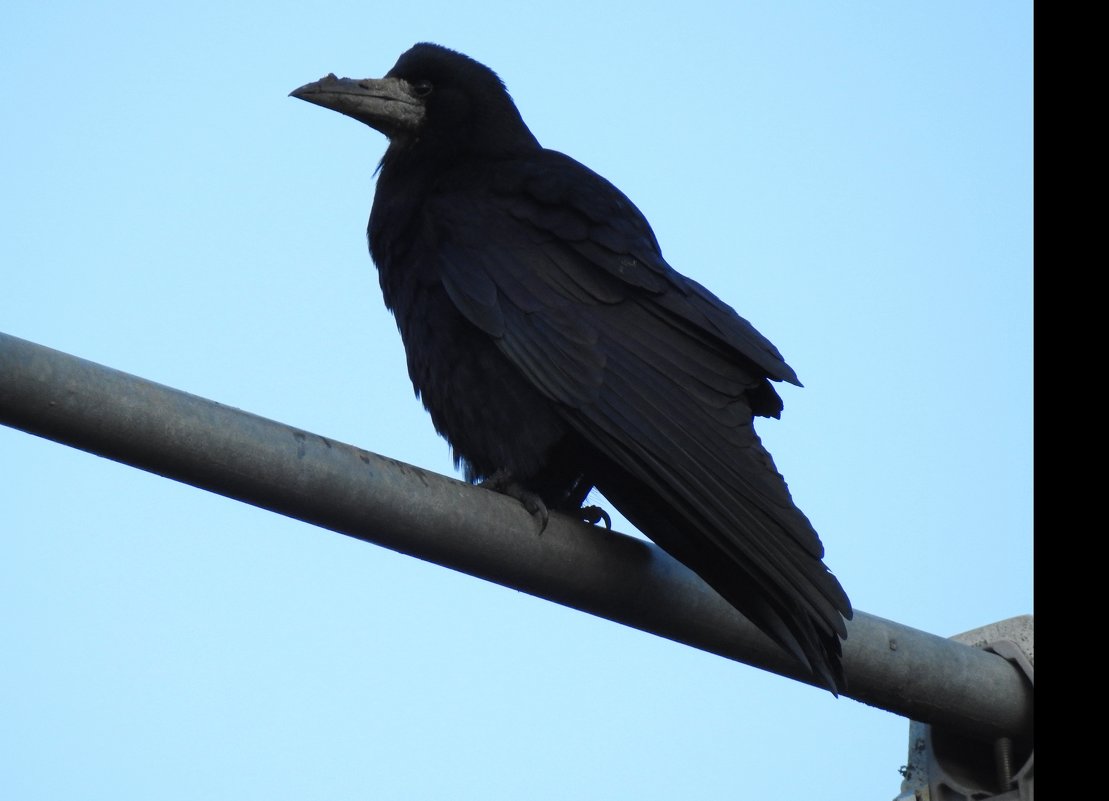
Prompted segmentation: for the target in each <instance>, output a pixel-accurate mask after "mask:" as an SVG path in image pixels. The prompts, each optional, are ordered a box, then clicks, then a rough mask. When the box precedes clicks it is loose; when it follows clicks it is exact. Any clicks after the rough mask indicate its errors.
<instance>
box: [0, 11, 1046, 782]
mask: <svg viewBox="0 0 1109 801" xmlns="http://www.w3.org/2000/svg"><path fill="white" fill-rule="evenodd" d="M1031 17H1032V11H1031V3H1030V2H1013V1H1011V0H983V2H974V3H967V2H961V1H960V2H954V1H951V0H939V2H937V1H936V0H928V1H927V2H916V1H913V0H910V2H897V3H892V2H859V3H850V4H843V3H824V2H819V3H818V2H807V3H806V2H763V3H744V2H727V3H725V2H720V3H711V2H698V1H697V0H690V1H689V2H682V3H669V4H650V3H643V2H635V3H630V2H629V3H597V2H588V3H583V2H577V1H576V0H564V2H559V3H552V4H545V5H543V6H538V5H537V6H531V5H528V4H523V3H517V2H512V3H508V2H505V3H457V2H455V3H445V2H433V1H432V0H428V2H422V3H407V4H406V3H373V2H360V3H346V2H333V3H318V4H311V5H309V4H297V3H289V2H272V1H271V2H266V3H250V2H244V3H239V4H227V3H207V2H198V3H189V4H180V5H177V6H174V5H159V4H153V5H152V4H149V3H107V4H97V3H89V2H84V3H66V2H53V3H32V2H23V1H22V0H16V2H8V3H6V4H5V5H4V7H3V10H2V11H0V73H2V75H3V77H4V83H5V87H6V91H5V99H4V103H3V106H2V110H0V118H2V129H3V134H2V142H3V146H2V147H0V175H2V189H0V270H2V273H0V275H2V279H3V280H2V282H0V330H3V331H4V332H6V333H9V334H13V335H16V336H19V337H23V338H25V339H30V340H33V341H35V342H39V343H41V344H44V345H48V346H50V347H53V348H57V349H60V350H63V351H67V352H69V353H73V354H75V355H78V356H81V357H84V358H87V359H91V360H94V361H98V362H100V363H103V364H106V365H109V366H112V367H115V368H118V369H121V370H125V371H127V372H131V373H134V374H137V375H140V376H143V377H145V378H149V379H152V380H155V381H158V382H160V383H164V384H168V385H170V386H173V387H177V388H179V389H182V390H186V391H188V392H192V393H195V394H198V395H202V396H205V397H208V398H212V399H214V400H218V401H220V402H222V403H226V404H229V405H233V406H237V407H240V408H243V409H245V410H248V411H251V412H254V413H257V414H261V415H265V416H267V417H272V418H274V419H277V420H280V421H282V422H285V423H288V424H290V425H294V426H298V427H301V428H305V429H308V430H310V431H314V432H316V433H319V434H321V435H324V436H328V437H332V438H335V439H337V440H341V441H345V442H349V443H353V444H356V445H359V446H362V447H365V448H367V449H369V450H373V451H376V452H379V453H382V454H385V455H387V456H390V457H394V458H397V459H401V460H404V461H407V462H410V463H413V464H417V465H420V466H421V467H425V468H428V469H432V470H436V471H439V472H446V473H450V472H451V461H450V457H449V452H448V449H447V446H446V444H445V443H444V442H443V441H442V440H440V439H439V438H438V437H437V436H436V435H435V433H434V431H433V430H432V427H431V425H430V421H429V420H428V419H427V417H426V415H425V414H424V412H423V410H422V408H421V407H420V405H419V404H418V403H417V402H416V401H415V400H414V399H413V397H412V391H411V386H410V384H409V381H408V378H407V375H406V372H405V367H404V360H403V353H402V350H401V345H400V340H399V337H398V336H397V333H396V329H395V326H394V324H393V321H392V319H391V318H390V317H389V315H388V314H387V313H386V312H385V310H384V308H383V306H382V303H381V299H380V294H379V291H378V288H377V277H376V273H375V271H374V269H373V266H372V263H371V262H370V259H369V256H368V254H367V251H366V244H365V237H364V230H365V223H366V218H367V215H368V213H369V208H370V203H371V200H372V196H373V190H374V179H373V171H374V168H375V166H376V164H377V161H378V159H379V158H380V156H381V154H382V152H383V151H384V149H385V145H386V142H385V139H384V138H383V137H382V136H381V135H380V134H377V133H376V132H373V131H371V130H370V129H368V128H366V127H364V126H362V125H360V124H358V123H356V122H354V121H353V120H350V119H347V118H344V117H341V116H339V115H337V114H335V113H333V112H328V111H325V110H323V109H320V108H317V107H314V106H310V105H308V104H306V103H303V102H300V101H297V100H294V99H291V98H288V97H287V96H286V95H287V94H288V92H289V91H290V90H292V89H293V88H295V87H297V86H299V85H301V84H303V83H306V82H308V81H312V80H316V79H317V78H319V77H320V76H322V75H324V74H325V73H327V72H335V73H337V74H339V75H347V76H352V77H376V76H380V75H382V74H383V73H384V72H386V71H387V70H388V69H389V68H390V67H391V66H392V64H393V62H394V61H395V59H396V57H397V56H398V55H399V54H400V53H401V52H402V51H404V50H405V49H407V48H408V47H409V46H411V45H412V44H413V43H415V42H417V41H422V40H428V41H435V42H438V43H441V44H445V45H448V46H450V47H453V48H456V49H459V50H462V51H463V52H465V53H467V54H469V55H472V56H474V57H475V58H477V59H479V60H481V61H483V62H485V63H487V64H489V65H490V66H491V67H493V68H494V69H495V70H496V71H497V72H498V73H499V74H500V75H501V77H502V78H503V79H504V80H505V81H506V83H507V84H508V87H509V89H510V91H511V92H512V93H513V96H514V97H515V98H516V101H517V103H518V105H519V106H520V109H521V111H522V113H523V115H524V118H525V120H526V121H527V122H528V123H529V125H530V126H531V129H532V131H533V132H534V133H535V134H536V135H537V136H538V138H539V139H540V141H541V142H543V143H544V144H545V145H547V146H548V147H553V148H556V149H559V150H562V151H564V152H566V153H569V154H570V155H572V156H574V157H575V158H577V159H579V160H580V161H582V162H584V163H585V164H587V165H588V166H590V167H592V168H593V169H595V170H597V171H598V172H600V173H602V174H603V175H605V176H606V177H608V178H609V179H610V180H612V181H613V182H614V183H615V184H616V185H618V186H619V187H621V188H622V189H623V190H624V191H625V192H626V193H627V194H628V195H629V196H630V197H631V198H632V200H633V201H635V202H636V203H637V204H638V205H639V206H640V208H641V209H642V210H643V211H644V213H645V214H646V215H647V217H648V219H650V220H651V221H652V224H653V225H654V228H655V232H656V234H657V235H658V238H659V240H660V242H661V243H662V247H663V251H664V253H665V255H666V256H667V258H668V260H669V261H670V262H671V263H672V264H673V265H674V267H675V268H677V269H678V270H680V271H682V272H684V273H686V274H688V275H690V276H692V277H694V278H696V279H697V280H698V281H700V282H702V283H704V284H705V285H707V286H708V287H710V288H711V289H712V290H713V291H714V292H716V293H717V294H718V295H720V296H721V297H722V298H724V299H725V300H727V301H728V302H729V303H731V304H732V305H734V306H735V307H736V309H737V310H738V311H739V312H740V313H741V314H742V315H744V316H745V317H747V318H748V319H750V320H751V321H752V322H753V323H755V325H756V326H758V327H759V329H760V330H761V331H762V332H763V333H764V334H766V335H767V336H768V337H770V339H771V340H773V341H774V342H775V343H776V344H777V345H778V347H779V348H780V349H781V351H782V352H783V353H784V354H785V356H786V358H787V359H788V360H789V362H790V364H791V365H792V366H793V367H794V368H795V369H796V370H797V372H798V373H799V375H800V376H801V379H802V381H804V382H805V388H804V389H796V388H793V387H786V388H784V389H783V391H782V394H783V397H784V399H785V403H786V410H785V414H784V415H783V419H782V420H781V421H780V422H779V421H766V422H765V423H763V424H762V426H761V427H760V432H761V433H762V435H763V438H764V440H765V441H766V443H767V445H768V447H769V448H770V450H771V452H772V453H773V454H774V456H775V458H776V460H777V463H778V466H779V467H780V468H781V470H782V471H783V473H784V474H785V475H786V477H787V479H788V481H789V484H790V487H791V489H792V491H793V494H794V497H795V499H796V500H797V502H798V504H799V505H800V506H801V507H802V508H803V509H804V510H805V511H806V512H807V514H808V515H809V517H810V518H811V519H812V520H813V522H814V524H815V525H816V527H817V529H818V530H819V531H820V532H821V536H822V538H823V540H824V542H825V545H826V547H827V551H828V558H827V562H828V564H829V565H830V566H831V567H832V569H833V570H834V571H835V572H836V573H837V575H838V576H839V577H840V579H841V581H842V583H843V585H844V587H845V588H846V589H847V591H848V593H849V594H850V596H851V598H852V600H853V601H854V603H855V605H856V607H857V608H859V609H862V610H865V611H867V612H869V613H872V614H877V615H880V616H882V617H886V618H890V619H893V620H897V621H899V622H901V623H905V624H908V625H911V626H915V627H917V628H921V629H924V630H927V631H930V632H934V633H936V634H941V635H951V634H955V633H958V632H961V631H965V630H967V629H971V628H975V627H977V626H980V625H983V624H986V623H990V622H993V621H997V620H1001V619H1004V618H1008V617H1011V616H1014V615H1019V614H1026V613H1029V612H1032V611H1033V595H1032V393H1031V389H1032V123H1031V117H1032V19H1031ZM0 380H3V377H2V376H0ZM0 506H2V508H3V515H2V517H0V549H2V556H0V798H4V799H13V800H14V799H18V800H19V801H39V800H40V799H42V800H45V799H66V800H67V801H69V800H71V799H112V800H113V801H125V800H130V799H172V800H173V801H176V800H177V799H232V798H233V799H268V800H270V801H279V800H282V799H336V800H338V799H366V798H380V799H430V798H434V799H439V798H481V799H521V798H527V799H567V798H573V799H624V798H627V799H673V798H750V799H795V798H820V799H832V800H833V801H835V800H838V799H845V800H846V799H860V798H872V799H874V798H876V799H883V798H892V797H893V796H894V795H895V794H896V792H897V789H898V786H899V782H900V776H899V775H898V773H897V769H898V767H899V766H900V765H902V764H904V763H905V761H906V751H907V733H908V731H907V728H908V727H907V721H905V720H903V719H900V718H897V717H895V716H893V715H891V714H889V713H886V712H884V711H881V710H877V709H872V708H869V707H866V706H864V705H862V704H859V703H856V702H855V701H852V700H849V699H842V698H841V699H839V700H836V699H834V698H832V696H831V695H830V694H828V693H827V692H823V691H819V690H816V689H813V688H811V687H808V686H804V685H800V684H797V683H795V682H792V681H789V680H786V679H783V678H780V677H777V676H773V675H769V674H764V673H762V672H760V671H757V670H755V669H753V668H749V667H746V666H744V665H739V664H736V663H733V662H730V661H727V660H724V659H720V658H718V657H715V656H711V655H708V654H705V653H701V652H698V651H695V650H693V649H690V648H687V647H684V646H680V645H677V644H674V643H672V642H669V641H665V640H662V639H659V638H656V637H652V636H649V635H646V634H643V633H641V632H637V631H633V630H631V629H626V628H623V627H621V626H618V625H615V624H613V623H609V622H606V621H603V620H599V619H595V618H592V617H590V616H588V615H584V614H581V613H579V612H575V611H572V610H569V609H565V608H562V607H558V606H555V605H553V604H550V603H547V602H543V601H539V600H536V599H534V598H531V597H529V596H525V595H522V594H520V593H517V592H513V591H511V590H506V589H503V588H501V587H497V586H494V585H491V584H487V583H484V582H481V581H479V580H476V579H473V578H469V577H466V576H463V575H460V574H456V573H453V572H451V571H448V570H444V569H442V568H439V567H435V566H432V565H428V564H424V563H421V562H418V561H416V560H413V559H410V558H406V557H402V556H399V555H397V554H394V553H392V552H388V551H385V550H383V549H380V548H376V547H373V546H370V545H367V544H364V543H361V542H357V541H355V540H351V539H348V538H346V537H343V536H340V535H337V534H334V533H331V532H327V531H323V530H319V529H315V528H313V527H310V526H308V525H305V524H302V523H298V522H295V521H291V520H287V519H285V518H282V517H279V516H277V515H274V514H271V513H268V512H263V511H261V510H258V509H255V508H253V507H248V506H245V505H243V504H240V503H236V502H233V501H230V500H227V499H224V498H221V497H217V496H214V495H210V494H208V493H205V492H203V491H200V490H196V489H193V488H191V487H188V486H184V485H180V484H176V483H174V482H172V481H168V480H165V479H162V478H159V477H156V476H153V475H148V474H145V473H141V472H139V471H137V470H134V469H132V468H128V467H124V466H121V465H118V464H115V463H113V462H109V461H106V460H104V459H100V458H97V457H94V456H91V455H88V454H85V453H81V452H78V451H74V450H72V449H69V448H67V447H64V446H61V445H57V444H54V443H51V442H47V441H44V440H39V439H37V438H34V437H31V436H29V435H26V434H23V433H21V432H17V431H13V430H11V429H7V428H0Z"/></svg>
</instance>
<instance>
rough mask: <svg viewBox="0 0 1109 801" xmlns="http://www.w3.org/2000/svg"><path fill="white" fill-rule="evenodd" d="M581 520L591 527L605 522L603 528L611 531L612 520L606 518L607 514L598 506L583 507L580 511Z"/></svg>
mask: <svg viewBox="0 0 1109 801" xmlns="http://www.w3.org/2000/svg"><path fill="white" fill-rule="evenodd" d="M580 514H581V519H582V520H584V521H585V522H586V523H589V524H590V525H592V526H595V525H597V524H598V523H600V522H601V521H602V520H603V521H604V522H605V528H606V529H608V530H609V531H612V518H611V517H609V516H608V512H606V511H605V510H604V509H602V508H601V507H599V506H583V507H582V508H581V510H580Z"/></svg>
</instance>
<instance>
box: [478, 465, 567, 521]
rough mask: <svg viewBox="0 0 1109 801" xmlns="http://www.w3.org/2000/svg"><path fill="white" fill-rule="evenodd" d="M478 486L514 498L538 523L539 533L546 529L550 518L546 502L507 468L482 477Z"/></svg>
mask: <svg viewBox="0 0 1109 801" xmlns="http://www.w3.org/2000/svg"><path fill="white" fill-rule="evenodd" d="M478 486H479V487H484V488H485V489H487V490H492V491H493V492H499V493H500V494H501V495H507V496H508V497H510V498H515V499H516V500H518V501H519V502H520V503H522V504H523V505H524V508H525V509H527V510H528V514H530V515H531V516H532V517H534V518H535V520H536V522H538V523H539V533H540V534H542V533H543V532H544V531H546V530H547V523H548V522H549V521H550V518H551V515H550V512H549V511H547V504H545V503H543V499H542V498H540V497H539V494H538V493H535V492H532V491H531V490H529V489H527V488H526V487H524V485H523V484H521V483H520V482H519V481H517V480H516V479H515V478H514V477H513V476H512V474H510V473H509V472H508V471H507V470H498V471H497V472H495V473H494V474H493V475H491V476H488V477H486V478H484V479H482V480H481V481H480V482H479V483H478Z"/></svg>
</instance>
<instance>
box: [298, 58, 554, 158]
mask: <svg viewBox="0 0 1109 801" xmlns="http://www.w3.org/2000/svg"><path fill="white" fill-rule="evenodd" d="M291 94H292V96H293V97H297V98H300V99H301V100H307V101H308V102H309V103H315V104H316V105H318V106H323V107H324V108H329V109H332V110H334V111H338V112H340V113H342V114H345V115H347V116H348V117H353V118H354V119H356V120H358V121H360V122H364V123H365V124H366V125H369V126H370V127H372V128H375V129H376V130H378V131H381V133H383V134H385V135H386V136H387V137H389V141H390V150H394V149H403V150H408V149H412V148H417V149H420V150H427V151H428V152H435V153H436V154H440V155H443V154H447V153H457V154H461V153H464V154H467V155H473V154H481V153H488V154H509V153H513V152H521V151H526V150H531V149H535V148H538V147H539V144H538V142H537V141H536V139H535V137H534V136H532V134H531V131H529V130H528V127H527V125H525V124H524V121H523V119H522V118H521V117H520V112H519V111H518V110H517V109H516V104H515V103H513V102H512V98H511V97H510V96H509V94H508V91H507V90H506V89H505V86H504V84H503V83H502V82H501V79H500V78H498V77H497V75H496V73H494V72H493V71H492V70H491V69H489V68H488V67H486V66H485V65H484V64H481V63H479V62H477V61H474V60H473V59H472V58H469V57H468V56H464V55H462V54H461V53H457V52H455V51H454V50H449V49H448V48H446V47H441V46H439V45H435V44H428V43H422V44H418V45H416V46H415V47H413V48H412V49H410V50H408V51H407V52H406V53H404V54H403V55H402V56H401V57H400V58H399V59H398V60H397V63H396V64H395V65H394V66H393V68H392V69H391V70H389V72H388V73H387V74H386V75H385V77H384V78H371V79H364V80H356V79H352V78H337V77H335V76H334V75H328V76H327V77H325V78H322V79H321V80H319V81H316V82H314V83H310V84H306V85H304V86H301V87H300V88H299V89H294V90H293V92H292V93H291ZM425 146H426V147H425Z"/></svg>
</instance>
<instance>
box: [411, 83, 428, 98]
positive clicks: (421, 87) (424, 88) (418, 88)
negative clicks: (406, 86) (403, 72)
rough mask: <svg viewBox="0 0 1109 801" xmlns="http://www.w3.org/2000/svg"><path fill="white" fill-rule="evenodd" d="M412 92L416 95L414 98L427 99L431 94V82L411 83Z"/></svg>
mask: <svg viewBox="0 0 1109 801" xmlns="http://www.w3.org/2000/svg"><path fill="white" fill-rule="evenodd" d="M412 91H413V92H414V93H415V94H416V97H427V96H428V95H430V94H431V81H427V80H422V81H415V82H413V84H412Z"/></svg>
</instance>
